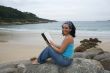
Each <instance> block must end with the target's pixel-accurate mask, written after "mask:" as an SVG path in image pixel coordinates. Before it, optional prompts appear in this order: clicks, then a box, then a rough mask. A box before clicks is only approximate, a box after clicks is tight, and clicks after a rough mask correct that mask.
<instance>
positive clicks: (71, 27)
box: [62, 21, 76, 37]
mask: <svg viewBox="0 0 110 73" xmlns="http://www.w3.org/2000/svg"><path fill="white" fill-rule="evenodd" d="M63 24H67V25H68V26H69V28H70V29H71V31H70V35H71V36H72V37H75V33H76V27H75V26H74V24H73V22H72V21H66V22H64V23H63ZM62 27H63V25H62ZM62 34H63V35H64V33H63V31H62Z"/></svg>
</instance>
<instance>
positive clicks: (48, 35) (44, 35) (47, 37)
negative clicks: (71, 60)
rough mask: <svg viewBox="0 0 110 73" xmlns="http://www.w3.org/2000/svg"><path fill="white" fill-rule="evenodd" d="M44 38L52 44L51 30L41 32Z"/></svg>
mask: <svg viewBox="0 0 110 73" xmlns="http://www.w3.org/2000/svg"><path fill="white" fill-rule="evenodd" d="M41 35H42V37H43V39H44V40H45V42H46V43H47V45H48V46H51V45H50V41H53V39H52V37H51V36H50V34H49V32H44V33H41Z"/></svg>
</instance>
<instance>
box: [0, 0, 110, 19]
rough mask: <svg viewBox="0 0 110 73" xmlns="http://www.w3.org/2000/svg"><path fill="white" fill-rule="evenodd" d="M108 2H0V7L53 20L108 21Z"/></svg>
mask: <svg viewBox="0 0 110 73" xmlns="http://www.w3.org/2000/svg"><path fill="white" fill-rule="evenodd" d="M109 3H110V0H0V4H1V5H5V6H10V7H14V8H17V9H19V10H21V11H28V12H32V13H35V14H36V15H38V16H39V17H43V18H47V19H55V20H109V19H110V4H109Z"/></svg>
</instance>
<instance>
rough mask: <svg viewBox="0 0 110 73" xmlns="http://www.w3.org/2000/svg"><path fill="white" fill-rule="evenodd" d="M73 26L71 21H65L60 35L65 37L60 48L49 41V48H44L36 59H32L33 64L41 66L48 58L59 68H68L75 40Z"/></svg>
mask: <svg viewBox="0 0 110 73" xmlns="http://www.w3.org/2000/svg"><path fill="white" fill-rule="evenodd" d="M75 30H76V28H75V26H74V24H73V23H72V22H71V21H66V22H64V24H63V25H62V35H63V36H65V38H64V40H63V42H62V44H61V46H58V45H56V43H54V41H50V44H51V47H50V46H48V47H46V48H45V49H44V50H43V51H42V53H41V54H40V56H39V57H38V59H37V60H36V58H32V59H31V61H32V63H33V64H36V63H37V62H38V63H40V64H43V63H45V62H47V59H48V58H51V59H52V60H53V61H54V63H55V64H57V65H60V66H69V65H70V64H71V63H72V58H73V55H74V38H75Z"/></svg>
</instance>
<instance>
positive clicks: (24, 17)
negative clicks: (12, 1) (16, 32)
mask: <svg viewBox="0 0 110 73" xmlns="http://www.w3.org/2000/svg"><path fill="white" fill-rule="evenodd" d="M47 22H54V20H48V19H43V18H39V17H38V16H36V15H35V14H33V13H30V12H22V11H19V10H17V9H14V8H11V7H6V6H2V5H0V24H34V23H47Z"/></svg>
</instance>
